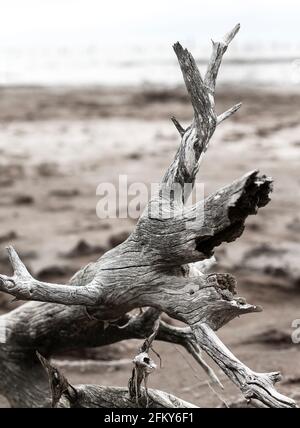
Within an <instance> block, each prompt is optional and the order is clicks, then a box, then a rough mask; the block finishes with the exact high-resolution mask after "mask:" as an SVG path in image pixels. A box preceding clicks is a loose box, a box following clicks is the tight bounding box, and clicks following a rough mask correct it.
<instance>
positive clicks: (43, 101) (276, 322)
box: [0, 85, 300, 407]
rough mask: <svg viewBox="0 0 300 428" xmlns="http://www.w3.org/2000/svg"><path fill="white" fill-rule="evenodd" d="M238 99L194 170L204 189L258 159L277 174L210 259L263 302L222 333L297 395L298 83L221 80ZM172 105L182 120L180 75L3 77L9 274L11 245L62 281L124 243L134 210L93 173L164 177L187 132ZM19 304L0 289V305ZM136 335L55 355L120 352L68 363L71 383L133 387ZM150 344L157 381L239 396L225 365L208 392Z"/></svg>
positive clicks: (186, 114)
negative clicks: (104, 195)
mask: <svg viewBox="0 0 300 428" xmlns="http://www.w3.org/2000/svg"><path fill="white" fill-rule="evenodd" d="M239 101H242V102H243V107H242V108H241V110H240V111H239V112H238V113H237V114H236V115H234V116H233V117H232V118H231V119H230V120H228V121H226V122H224V124H221V125H220V126H219V127H218V129H217V131H216V132H215V135H214V137H213V139H212V141H211V145H210V147H209V150H208V152H207V155H206V157H205V159H204V162H203V164H202V166H201V169H200V172H199V175H198V181H200V182H203V183H204V184H205V187H204V190H205V194H206V195H208V194H209V193H210V192H211V191H213V190H216V189H217V188H219V187H221V186H223V185H226V184H228V183H230V182H231V181H233V180H234V179H236V178H238V177H240V176H242V175H243V174H245V173H246V172H248V171H250V170H253V169H258V170H260V171H261V172H262V173H264V174H266V175H270V176H272V177H273V179H274V191H273V194H272V201H271V202H270V204H269V205H268V206H267V207H265V208H264V209H262V210H260V211H259V214H258V215H257V216H251V217H250V218H249V219H248V220H247V222H246V230H245V232H244V234H243V235H242V237H241V238H239V239H238V240H237V241H236V242H234V243H231V244H230V245H226V244H223V245H222V246H221V247H219V248H218V249H217V251H216V258H217V260H218V265H217V267H216V269H218V270H220V271H223V272H224V271H227V272H232V273H234V274H235V275H236V278H237V280H238V290H239V294H240V295H242V296H245V297H246V298H247V300H248V301H249V302H251V303H255V304H259V305H262V306H263V307H264V311H263V312H262V313H261V314H254V315H247V316H245V317H243V318H240V319H236V320H234V321H232V322H231V323H230V324H229V325H226V326H225V327H224V328H223V329H221V331H220V332H219V335H220V337H221V338H222V340H223V341H224V343H225V344H226V345H228V346H229V347H230V349H231V350H232V351H233V352H234V353H235V354H236V355H237V356H238V357H239V358H240V359H241V360H242V361H243V362H244V363H245V364H247V365H248V366H250V367H251V368H252V369H254V370H255V371H264V370H268V371H272V370H280V371H281V372H282V373H283V376H284V381H283V382H282V384H281V385H279V390H280V391H282V392H283V393H286V394H287V395H289V396H290V397H293V396H294V397H296V398H297V397H299V394H300V359H299V352H300V344H293V343H292V340H291V333H292V331H293V328H292V321H293V320H295V319H298V318H300V267H299V255H300V240H299V237H300V214H299V213H300V199H299V185H300V177H299V154H300V109H299V106H300V92H299V93H298V92H295V91H294V92H285V91H283V90H278V91H276V92H275V91H271V90H267V89H264V88H262V87H259V88H254V89H253V88H245V87H238V88H232V87H230V86H223V87H220V88H219V89H218V96H217V109H218V111H219V112H222V111H224V110H226V109H227V108H229V107H230V106H231V105H233V104H236V103H237V102H239ZM172 115H175V116H176V117H177V118H178V120H180V121H181V122H182V124H184V125H185V124H188V123H189V121H190V119H191V117H192V111H191V106H190V103H189V101H188V98H187V96H186V94H185V90H184V88H183V87H176V88H172V89H166V88H163V87H159V86H157V87H155V86H147V85H145V86H141V87H135V88H126V87H124V88H116V87H111V88H109V87H105V88H104V87H103V88H102V87H88V86H86V87H69V88H65V87H52V88H43V87H1V88H0V207H1V209H0V271H1V273H5V274H9V273H10V267H9V264H8V261H7V257H6V253H5V246H6V245H8V244H13V245H14V246H15V248H16V249H17V250H18V251H19V253H20V255H21V258H22V259H23V260H24V262H25V263H26V265H27V266H28V267H29V269H30V270H31V272H32V273H33V274H34V275H35V276H36V277H38V278H42V279H43V280H47V281H50V282H55V281H57V282H60V283H66V282H67V281H68V280H69V278H70V277H71V276H72V274H73V273H74V272H76V271H77V270H78V269H79V268H80V267H82V266H83V265H85V264H86V263H88V262H89V261H93V260H96V259H97V258H98V257H99V256H100V255H101V254H103V253H104V252H105V251H106V250H107V249H109V248H112V247H113V246H115V245H117V244H118V243H119V242H121V241H122V240H123V239H124V238H125V237H126V236H127V235H128V233H130V231H131V230H132V228H133V227H134V224H135V219H130V218H108V219H99V218H98V217H97V214H96V205H97V202H98V201H99V195H97V194H96V189H97V186H98V185H99V183H104V182H109V183H115V184H116V183H118V177H119V175H127V176H128V183H129V184H130V183H133V182H143V183H145V184H147V186H150V184H151V183H156V182H158V181H159V180H160V178H161V176H162V175H163V173H164V171H165V169H166V167H167V166H168V164H169V163H170V162H171V161H172V158H173V156H174V154H175V151H176V149H177V147H178V145H179V141H180V140H179V135H178V133H177V131H176V129H175V127H174V126H173V124H172V122H171V120H170V117H171V116H172ZM127 202H128V201H126V199H125V197H123V198H122V195H121V198H120V204H119V206H118V212H119V213H126V210H127ZM146 202H147V200H144V201H143V203H144V205H145V204H146ZM15 306H16V303H11V297H10V296H7V295H4V294H0V313H3V312H5V311H9V310H12V309H13V308H14V307H15ZM138 345H139V342H137V341H130V342H127V343H124V344H120V345H115V346H111V347H110V349H109V350H97V352H95V351H91V350H86V351H84V352H83V353H82V355H78V353H72V352H71V350H70V353H68V354H66V355H60V356H57V358H59V359H60V360H63V361H65V360H69V361H73V362H74V361H75V362H76V361H77V360H79V359H80V358H81V357H83V356H88V358H89V359H91V360H92V361H95V360H96V361H99V360H101V359H105V357H107V355H109V356H110V357H111V358H113V359H115V360H119V359H121V360H124V359H126V360H125V363H124V361H123V363H122V364H121V363H119V364H118V363H116V364H115V365H113V366H108V367H107V366H105V365H104V366H103V367H95V365H93V364H90V365H86V366H80V364H79V365H78V364H77V363H75V365H73V366H72V364H65V363H64V372H65V373H66V374H67V375H68V377H69V379H70V381H73V382H74V383H91V382H93V383H99V384H104V385H119V386H125V385H127V381H128V377H129V375H130V369H131V366H130V361H129V360H130V358H132V356H133V355H134V354H135V350H136V349H137V347H138ZM155 349H156V350H157V351H158V352H159V353H160V355H161V357H162V361H163V367H162V368H161V369H160V370H157V372H156V373H155V374H153V375H152V376H151V379H150V386H151V387H159V388H160V389H162V390H166V391H168V392H171V393H174V394H176V395H178V396H180V397H182V398H183V399H186V400H189V401H191V402H194V403H195V404H197V405H199V406H200V407H201V406H213V407H214V406H218V405H222V403H223V401H225V402H226V403H227V404H230V403H231V402H236V401H237V400H238V399H239V398H241V393H240V392H239V391H238V389H237V388H235V387H234V386H233V385H232V384H231V383H230V382H229V381H227V380H226V378H225V376H224V375H223V374H220V373H219V372H218V373H219V374H220V377H221V379H222V381H223V382H224V386H225V390H224V391H221V392H220V391H218V394H216V393H214V392H213V391H212V390H211V389H210V387H209V386H208V385H207V382H206V378H205V375H204V374H203V373H202V372H201V371H200V369H199V368H198V367H197V366H196V364H195V363H194V362H193V360H192V358H191V357H190V356H189V355H187V354H186V353H185V351H183V350H181V349H179V348H177V347H175V346H174V345H173V346H172V345H168V344H164V343H156V344H155ZM127 359H129V360H127ZM76 364H77V365H76ZM78 367H79V368H78ZM175 371H176V372H177V373H178V371H180V376H174V373H175ZM0 405H1V406H4V405H5V400H4V399H3V400H1V398H0Z"/></svg>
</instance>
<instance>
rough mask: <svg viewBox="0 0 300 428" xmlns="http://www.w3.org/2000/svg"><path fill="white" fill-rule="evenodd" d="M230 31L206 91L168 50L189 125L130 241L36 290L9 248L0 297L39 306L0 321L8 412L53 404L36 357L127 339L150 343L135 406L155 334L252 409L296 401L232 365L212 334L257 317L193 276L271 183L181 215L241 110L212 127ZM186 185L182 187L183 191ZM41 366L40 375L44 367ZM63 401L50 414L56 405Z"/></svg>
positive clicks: (229, 285) (240, 189) (216, 50)
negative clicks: (213, 149)
mask: <svg viewBox="0 0 300 428" xmlns="http://www.w3.org/2000/svg"><path fill="white" fill-rule="evenodd" d="M238 29H239V26H236V27H234V28H233V30H231V31H230V32H229V33H228V34H227V35H226V36H225V37H224V39H223V40H222V41H221V42H215V43H213V52H212V56H211V58H210V61H209V65H208V68H207V72H206V74H205V77H204V79H203V78H202V76H201V73H200V71H199V69H198V67H197V64H196V62H195V60H194V58H193V56H192V55H191V53H190V52H189V51H188V50H187V49H184V48H183V47H182V46H181V45H180V44H179V43H176V44H175V45H174V50H175V53H176V55H177V58H178V62H179V65H180V68H181V71H182V74H183V78H184V82H185V85H186V89H187V91H188V94H189V96H190V99H191V104H192V106H193V110H194V117H193V118H192V121H191V124H190V125H189V126H188V127H187V128H186V129H184V128H183V127H182V126H181V125H180V124H179V122H178V121H177V120H176V119H173V122H174V124H175V126H176V128H177V129H178V131H179V134H180V135H181V143H180V146H179V148H178V150H177V153H176V155H175V158H174V161H173V162H172V164H171V165H170V166H169V168H168V169H167V171H166V173H165V175H164V177H163V179H162V182H161V186H160V189H159V192H158V194H157V195H156V197H154V198H153V200H151V201H150V202H149V204H148V207H147V208H146V210H145V212H144V213H143V215H142V216H141V218H140V219H139V221H138V223H137V225H136V227H135V230H134V231H133V233H132V234H131V235H130V236H129V238H128V239H127V240H126V241H124V242H123V243H122V244H120V245H119V246H117V247H115V248H113V249H112V250H110V251H108V252H107V253H105V254H104V255H103V256H102V257H100V258H99V259H98V260H97V261H96V262H94V263H90V264H88V265H87V266H85V267H83V268H82V269H81V270H80V271H78V272H77V273H76V274H75V275H74V276H73V277H72V278H71V280H70V282H69V284H67V285H64V284H50V283H45V282H42V281H37V280H36V279H35V278H33V277H32V276H31V275H30V274H29V272H28V271H27V269H26V267H25V266H24V264H23V263H22V262H21V260H20V259H19V257H18V256H17V253H16V252H15V251H14V250H13V249H12V248H11V247H10V248H9V250H8V251H9V256H10V261H11V264H12V266H13V270H14V274H13V276H12V277H8V276H5V275H0V291H3V292H6V293H9V294H11V295H13V296H15V297H16V298H17V299H22V300H31V301H39V302H43V303H38V302H29V303H27V304H25V305H23V306H21V307H20V308H18V309H17V310H15V311H12V312H11V313H9V314H7V315H4V316H2V317H5V318H2V320H3V321H5V324H6V326H7V329H6V341H5V344H3V343H0V369H1V372H3V373H4V374H5V375H4V376H1V377H0V393H2V394H4V395H5V396H6V397H8V399H9V401H10V402H11V404H12V405H13V406H19V405H22V406H41V405H43V404H45V403H47V402H48V401H49V397H50V394H49V388H48V383H47V379H46V376H43V375H42V374H41V371H40V370H39V369H38V368H37V366H36V365H35V363H34V362H32V361H34V359H36V356H35V354H34V352H35V350H36V349H37V350H38V351H39V352H40V353H42V354H43V355H46V356H47V358H48V357H49V356H51V355H52V354H53V353H54V352H55V351H56V350H61V349H69V348H74V347H77V348H80V347H83V346H87V344H88V346H97V345H104V344H108V343H114V342H116V341H119V340H124V339H128V338H131V337H142V338H145V337H149V341H148V344H147V343H146V342H145V343H146V344H145V349H143V350H142V352H141V353H140V354H139V355H138V356H137V359H136V361H135V365H136V367H138V366H139V368H141V367H142V368H143V370H140V372H139V373H137V376H134V379H133V380H132V384H131V387H130V389H131V395H132V397H135V398H136V397H138V400H140V396H143V397H147V396H146V395H145V394H143V391H144V389H143V388H142V386H141V381H142V380H143V379H144V378H145V373H147V370H148V369H149V370H150V369H152V368H153V367H152V365H151V364H152V363H151V361H150V363H151V364H150V363H149V364H150V365H149V364H148V365H147V362H148V360H146V361H145V360H144V358H145V355H143V353H147V354H148V351H149V349H150V346H151V340H153V339H151V340H150V338H151V334H152V333H153V331H155V329H156V328H157V331H155V335H156V334H157V336H156V337H157V338H158V339H160V340H166V341H170V342H171V343H179V344H181V345H182V346H184V347H185V349H187V351H188V352H190V353H191V354H192V355H193V357H194V358H195V359H196V360H197V361H198V363H199V364H200V366H202V368H204V370H205V371H206V372H207V373H208V374H209V375H210V377H211V378H214V375H213V374H212V372H211V371H210V370H209V368H208V366H207V365H206V364H205V363H204V362H203V360H202V358H201V357H200V352H199V350H200V348H201V349H203V350H204V351H205V352H206V353H207V354H208V355H209V356H210V357H211V358H213V360H214V361H215V362H216V364H217V365H218V366H219V367H220V368H221V369H222V370H223V371H224V373H225V374H226V375H227V376H228V377H229V378H230V379H231V380H232V381H233V382H234V383H235V384H236V385H237V386H238V387H239V388H240V390H241V391H242V393H243V394H244V395H245V397H247V399H249V398H250V397H253V398H254V399H255V400H259V401H260V402H262V403H264V404H265V405H267V406H269V407H294V406H295V403H294V401H293V400H291V399H289V398H287V397H284V396H283V395H281V394H279V393H278V392H277V391H276V390H275V388H274V383H275V381H277V380H278V378H279V375H278V374H273V373H266V374H258V373H256V372H253V371H252V370H250V369H249V368H248V367H246V366H245V365H244V364H243V363H241V362H240V361H239V360H238V359H237V358H236V357H234V356H233V354H232V353H231V352H230V351H229V350H228V349H227V348H226V347H225V345H223V344H222V342H221V341H220V340H219V339H218V337H217V336H216V334H215V332H214V331H216V330H218V329H219V328H221V327H222V326H223V325H224V324H226V323H227V322H229V321H230V320H231V319H233V318H235V317H237V316H239V315H243V314H247V313H250V312H258V311H260V310H261V308H260V307H259V306H256V305H251V304H248V303H246V301H245V300H244V299H242V298H240V297H238V296H237V294H236V281H235V279H234V278H233V276H232V275H230V274H227V273H218V274H207V273H205V272H204V270H203V271H202V270H201V269H202V268H201V261H205V259H210V258H211V257H212V255H213V251H214V248H216V247H217V246H219V245H221V244H222V243H224V242H231V241H233V240H235V239H236V238H238V237H239V236H240V235H241V234H242V232H243V230H244V223H245V220H246V218H247V217H248V216H249V215H253V214H256V213H257V211H258V209H259V208H261V207H263V206H265V205H266V204H267V203H268V202H269V194H270V192H271V190H272V180H271V179H270V178H268V177H266V176H264V175H260V174H259V173H258V171H251V172H249V173H248V174H246V175H244V176H243V177H241V178H240V179H238V180H236V181H235V182H233V183H231V184H229V185H228V186H226V187H224V188H222V189H220V190H219V191H218V192H215V193H214V194H212V195H210V196H208V197H207V198H205V199H204V200H203V201H199V202H198V203H197V204H195V205H193V206H192V207H187V206H185V205H184V204H185V202H186V200H187V197H188V196H189V194H190V193H191V191H192V187H193V185H194V183H195V179H196V175H197V172H198V169H199V164H200V161H201V159H202V158H203V155H204V153H205V151H206V150H207V148H208V145H209V142H210V139H211V137H212V135H213V133H214V132H215V129H216V126H217V125H218V123H221V122H222V121H223V120H225V119H227V118H228V117H230V116H231V115H232V114H233V113H235V112H236V111H237V110H238V108H239V107H240V104H237V105H236V106H234V107H232V108H230V109H229V110H227V111H226V112H225V113H223V114H221V115H219V116H218V115H217V113H216V110H215V98H214V94H215V88H216V79H217V75H218V72H219V69H220V64H221V61H222V58H223V55H224V53H225V51H226V50H227V47H228V45H229V43H230V42H231V41H232V39H233V38H234V36H235V35H236V33H237V31H238ZM186 184H189V185H190V186H188V188H187V190H186V189H185V185H186ZM173 186H177V187H179V188H180V189H181V193H180V197H178V195H176V194H175V196H174V192H173V193H172V192H168V190H172V189H173ZM173 190H174V189H173ZM168 195H169V196H168ZM171 195H173V196H172V197H171ZM203 266H204V265H203ZM141 307H150V309H149V310H147V311H146V313H145V314H143V315H142V316H141V317H137V318H134V317H132V316H131V315H129V312H130V311H131V310H133V309H136V308H141ZM153 308H154V309H153ZM161 312H165V313H167V314H168V315H169V316H170V317H172V318H175V319H177V320H180V321H183V322H184V323H186V325H187V328H186V329H179V330H177V329H176V328H173V327H171V326H167V325H165V324H164V323H163V322H161V321H159V322H158V321H157V319H158V317H159V315H160V313H161ZM156 321H157V323H156ZM157 325H158V327H155V326H157ZM155 335H154V337H155ZM154 337H153V338H154ZM149 343H150V345H149ZM16 350H17V352H16ZM12 355H14V358H13V360H12ZM146 358H147V357H146ZM28 361H29V362H30V364H29V363H28ZM41 361H43V359H41ZM143 364H146V366H147V368H146V366H143ZM44 366H45V367H48V366H47V363H46V362H45V361H44ZM150 366H151V367H150ZM51 370H52V369H50V367H48V373H50V372H51V373H52V374H53V373H56V372H52V371H51ZM53 376H54V375H53ZM53 376H52V377H53ZM57 376H58V378H59V382H58V384H59V385H60V388H58V389H57V390H58V391H59V393H62V398H61V400H67V402H68V406H69V407H70V405H73V404H72V399H73V400H74V399H75V395H74V397H72V391H73V390H72V389H70V388H69V387H67V381H65V380H64V379H63V378H61V377H59V375H58V374H57ZM12 379H14V382H15V385H16V387H15V385H14V384H13V383H12V382H13V381H12ZM215 381H216V379H215ZM50 386H51V390H52V395H53V385H52V384H50ZM16 388H17V390H18V393H16ZM41 391H44V394H45V396H44V397H43V396H42V394H41ZM76 391H77V393H78V394H79V396H80V397H82V396H84V397H85V398H84V401H83V406H85V407H89V406H90V407H93V406H94V404H93V403H95V402H97V404H99V403H101V404H102V405H104V404H103V403H104V400H105V397H106V400H107V401H106V403H107V405H108V403H111V400H112V399H115V400H116V402H115V404H116V406H117V405H120V406H121V404H122V405H123V406H129V407H131V406H133V404H132V399H131V398H130V394H128V390H127V389H126V388H124V389H118V390H116V389H113V388H109V387H107V388H103V387H97V386H93V387H92V386H89V387H88V388H86V387H78V388H76ZM20 392H21V393H20ZM73 393H74V391H73ZM125 393H127V397H128V398H127V399H124V394H125ZM68 394H69V397H68V396H67V395H68ZM95 394H96V397H98V398H95ZM162 394H163V395H162ZM58 395H59V394H58V393H57V397H58ZM120 397H121V401H120ZM148 397H149V399H151V400H152V401H153V402H155V403H156V405H162V402H163V403H164V404H165V405H166V406H167V403H168V405H170V406H171V404H170V403H173V404H172V405H173V406H174V405H175V404H176V405H175V407H176V406H178V405H180V404H182V403H183V402H182V401H181V400H179V399H177V398H174V397H173V398H171V396H170V394H168V395H166V394H165V393H159V394H158V395H157V392H155V391H153V390H151V391H150V390H149V391H148ZM162 397H163V398H162ZM77 398H78V397H77ZM61 400H60V401H59V403H58V404H57V405H61ZM93 400H96V401H93ZM133 401H135V400H133ZM56 402H57V398H55V400H54V403H56ZM70 403H71V404H70ZM159 403H160V404H159ZM174 403H175V404H174ZM135 404H136V403H135ZM77 405H78V401H77ZM150 405H151V403H150ZM186 405H189V404H188V403H187V404H186ZM171 407H172V406H171Z"/></svg>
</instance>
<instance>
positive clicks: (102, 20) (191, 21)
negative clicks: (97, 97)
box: [0, 0, 300, 45]
mask: <svg viewBox="0 0 300 428" xmlns="http://www.w3.org/2000/svg"><path fill="white" fill-rule="evenodd" d="M0 16H1V21H0V44H4V45H10V44H13V45H23V44H27V43H28V44H35V43H38V44H39V43H41V44H43V43H45V44H48V43H51V42H54V43H56V44H57V43H58V42H59V43H61V44H62V45H64V44H72V43H76V44H79V43H83V44H86V43H95V44H97V43H106V42H117V43H118V42H119V41H120V40H121V41H130V42H131V41H133V42H136V43H137V44H142V43H143V41H145V40H147V41H149V39H150V40H153V41H155V40H159V41H163V42H166V43H172V42H174V41H175V40H177V39H180V40H188V39H190V40H199V39H201V40H202V39H204V40H207V39H208V38H209V37H211V36H216V35H219V34H223V33H224V31H226V30H228V29H229V28H231V27H232V26H233V25H234V24H235V23H237V22H241V25H242V31H241V33H240V35H239V43H241V44H243V43H245V42H251V41H253V42H257V41H262V42H266V43H270V42H275V43H276V42H277V43H280V42H282V41H283V42H286V41H291V42H296V43H298V42H299V43H300V30H299V21H300V2H299V0H251V1H250V0H248V1H246V0H206V1H203V0H180V1H179V0H147V1H146V0H108V1H101V0H0Z"/></svg>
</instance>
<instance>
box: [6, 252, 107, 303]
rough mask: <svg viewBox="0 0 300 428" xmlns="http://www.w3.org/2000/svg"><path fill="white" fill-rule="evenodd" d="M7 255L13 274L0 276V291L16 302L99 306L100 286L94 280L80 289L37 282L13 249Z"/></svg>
mask: <svg viewBox="0 0 300 428" xmlns="http://www.w3.org/2000/svg"><path fill="white" fill-rule="evenodd" d="M8 254H9V259H10V262H11V264H12V267H13V270H14V274H13V276H12V277H8V276H6V275H0V291H3V292H5V293H9V294H11V295H12V296H14V297H16V298H17V299H18V300H37V301H42V302H49V303H50V302H52V303H63V304H64V305H89V306H94V305H99V303H100V302H101V284H100V283H99V282H97V281H96V280H93V281H92V282H91V283H90V284H88V285H86V286H81V287H75V286H71V285H60V284H50V283H46V282H41V281H37V280H36V279H34V278H33V277H32V276H31V275H30V273H29V272H28V270H27V269H26V267H25V266H24V264H23V263H22V262H21V260H20V258H19V256H18V254H17V252H16V251H15V250H14V249H13V247H8Z"/></svg>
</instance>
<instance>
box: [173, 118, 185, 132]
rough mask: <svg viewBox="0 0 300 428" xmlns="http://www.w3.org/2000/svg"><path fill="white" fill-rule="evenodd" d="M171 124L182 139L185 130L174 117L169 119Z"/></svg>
mask: <svg viewBox="0 0 300 428" xmlns="http://www.w3.org/2000/svg"><path fill="white" fill-rule="evenodd" d="M171 120H172V122H173V123H174V125H175V128H176V129H177V131H178V132H179V134H180V136H181V137H182V136H183V134H184V133H185V129H184V128H183V127H182V126H181V125H180V123H179V122H178V120H177V119H176V117H175V116H172V117H171Z"/></svg>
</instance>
